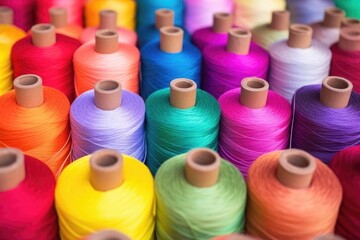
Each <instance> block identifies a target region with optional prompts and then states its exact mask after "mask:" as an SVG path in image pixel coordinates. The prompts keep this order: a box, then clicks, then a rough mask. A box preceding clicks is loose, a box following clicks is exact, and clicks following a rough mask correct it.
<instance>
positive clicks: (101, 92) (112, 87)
mask: <svg viewBox="0 0 360 240" xmlns="http://www.w3.org/2000/svg"><path fill="white" fill-rule="evenodd" d="M94 93H95V99H94V101H95V105H96V107H97V108H100V109H102V110H114V109H116V108H118V107H120V106H121V96H122V88H121V84H120V83H119V82H117V81H115V80H103V81H100V82H97V83H96V84H95V88H94Z"/></svg>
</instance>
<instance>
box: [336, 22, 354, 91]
mask: <svg viewBox="0 0 360 240" xmlns="http://www.w3.org/2000/svg"><path fill="white" fill-rule="evenodd" d="M331 52H332V59H331V70H330V74H331V75H334V76H339V77H343V78H346V79H349V80H350V81H351V83H352V84H353V86H354V91H355V92H357V93H360V72H359V71H358V70H357V66H358V63H359V60H360V29H358V28H357V27H346V28H343V29H341V31H340V40H339V42H338V43H337V44H334V45H333V46H332V47H331Z"/></svg>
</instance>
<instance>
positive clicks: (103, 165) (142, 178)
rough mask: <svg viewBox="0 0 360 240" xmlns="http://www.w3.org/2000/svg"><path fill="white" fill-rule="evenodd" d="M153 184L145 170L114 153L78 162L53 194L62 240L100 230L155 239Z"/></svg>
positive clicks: (74, 163)
mask: <svg viewBox="0 0 360 240" xmlns="http://www.w3.org/2000/svg"><path fill="white" fill-rule="evenodd" d="M74 173H76V174H74ZM153 185H154V182H153V179H152V176H151V174H150V172H149V170H148V169H147V168H146V166H144V165H143V164H142V163H141V162H139V161H138V160H136V159H134V158H132V157H129V156H126V155H122V154H119V153H118V152H116V151H114V150H105V149H104V150H99V151H97V152H95V153H94V154H93V155H92V156H86V157H83V158H81V159H79V160H76V161H75V162H73V163H71V164H70V165H69V166H68V167H67V168H66V169H65V170H64V171H63V172H62V174H61V176H60V178H59V180H58V183H57V186H56V190H55V201H56V208H57V211H58V215H59V219H60V221H59V223H60V236H61V239H79V238H81V237H82V236H84V235H89V234H92V233H94V232H96V231H97V230H98V229H113V230H116V231H120V232H122V233H123V234H125V235H127V236H128V237H129V238H131V239H153V230H154V214H153V213H154V211H155V209H154V204H155V200H154V199H155V198H154V197H155V196H154V186H153ZM69 196H71V198H69ZM85 199H86V201H84V200H85ZM98 206H101V207H98ZM134 219H136V221H134ZM79 223H81V224H80V225H79Z"/></svg>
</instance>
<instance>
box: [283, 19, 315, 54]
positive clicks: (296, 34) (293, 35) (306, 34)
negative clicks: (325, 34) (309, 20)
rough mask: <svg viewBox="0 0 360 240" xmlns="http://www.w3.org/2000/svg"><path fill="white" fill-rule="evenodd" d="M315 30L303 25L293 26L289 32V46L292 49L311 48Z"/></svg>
mask: <svg viewBox="0 0 360 240" xmlns="http://www.w3.org/2000/svg"><path fill="white" fill-rule="evenodd" d="M312 35H313V30H312V28H311V27H310V26H307V25H303V24H292V25H291V26H290V30H289V39H288V41H287V45H288V46H289V47H291V48H309V47H310V46H311V41H312Z"/></svg>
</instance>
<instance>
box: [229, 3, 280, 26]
mask: <svg viewBox="0 0 360 240" xmlns="http://www.w3.org/2000/svg"><path fill="white" fill-rule="evenodd" d="M285 5H286V3H285V1H284V0H270V1H263V0H255V1H247V0H236V1H235V5H234V20H235V22H234V23H235V25H236V26H242V27H243V28H246V29H252V28H255V27H257V26H259V25H263V24H267V23H269V22H271V13H272V12H273V11H283V10H285Z"/></svg>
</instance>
